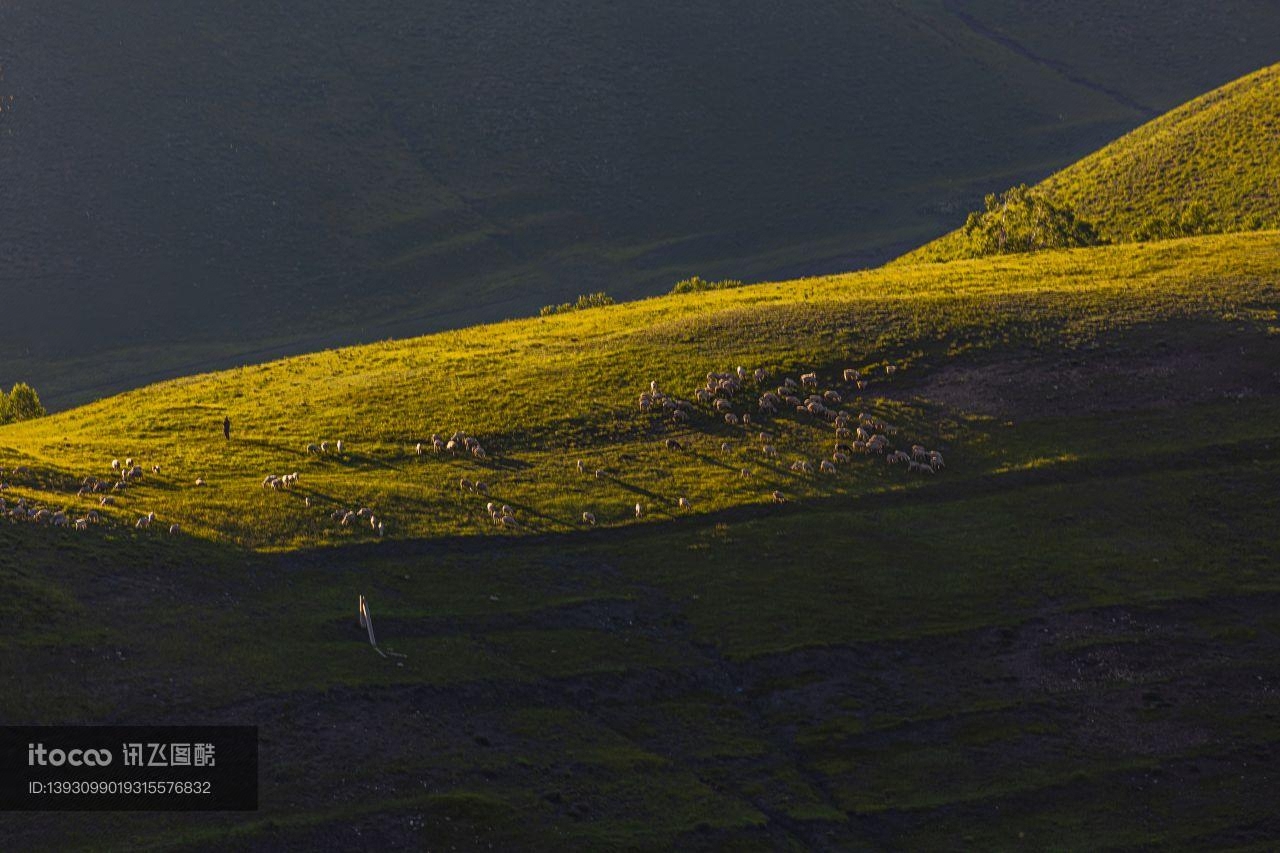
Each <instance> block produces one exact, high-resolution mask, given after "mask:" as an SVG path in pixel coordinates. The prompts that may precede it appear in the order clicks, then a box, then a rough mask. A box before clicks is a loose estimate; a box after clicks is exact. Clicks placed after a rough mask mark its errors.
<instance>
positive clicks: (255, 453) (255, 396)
mask: <svg viewBox="0 0 1280 853" xmlns="http://www.w3.org/2000/svg"><path fill="white" fill-rule="evenodd" d="M1278 266H1280V238H1277V235H1276V234H1274V233H1259V234H1251V235H1241V236H1223V237H1212V238H1204V239H1195V240H1187V241H1176V242H1170V243H1168V244H1161V245H1158V246H1148V247H1142V246H1126V247H1114V248H1103V249H1098V250H1090V251H1078V252H1067V253H1060V254H1052V255H1046V256H1037V257H1029V258H1011V259H1001V260H997V261H985V262H971V263H964V264H958V265H955V266H949V267H945V268H939V267H937V266H935V265H924V266H918V267H894V268H891V269H886V270H881V271H873V272H866V273H859V274H853V275H845V276H838V277H831V278H822V279H810V280H805V281H800V282H786V283H779V284H772V285H762V286H757V287H751V288H746V289H741V290H733V291H726V292H720V293H709V294H697V295H687V296H678V297H664V298H656V299H651V300H646V301H641V302H637V303H631V304H624V305H619V306H615V307H609V308H604V309H595V310H589V311H582V312H578V313H574V314H570V315H562V316H556V317H549V318H541V319H531V320H522V321H513V322H508V323H503V324H499V325H491V326H480V327H475V328H471V329H467V330H463V331H459V332H453V333H446V334H438V335H433V336H428V337H424V338H418V339H414V340H405V341H393V342H387V343H382V344H377V345H372V346H364V347H358V348H351V349H341V350H333V351H327V352H321V353H316V354H313V355H308V356H303V357H298V358H291V359H286V360H282V361H277V362H273V363H269V364H264V365H259V366H253V367H245V368H242V369H237V370H231V371H226V372H222V373H216V374H210V375H205V376H196V377H191V378H188V379H183V380H178V381H172V382H166V383H162V384H159V385H154V386H150V387H147V388H143V389H140V390H138V391H134V392H130V393H127V394H123V395H121V396H118V397H112V398H109V399H105V400H102V401H99V402H97V403H93V404H90V405H87V406H84V407H82V408H79V409H75V410H72V411H68V412H65V413H62V414H59V415H56V416H53V417H49V418H46V419H42V420H39V421H34V422H29V423H25V424H20V425H14V426H10V427H7V428H5V429H4V430H0V466H3V467H6V468H10V469H12V468H14V467H17V466H25V467H26V468H28V469H30V470H29V471H28V472H27V473H19V474H13V475H10V476H9V480H10V485H11V486H12V489H11V491H10V492H9V493H8V495H7V496H8V497H9V499H10V500H11V501H12V500H14V499H15V498H16V497H17V496H25V497H27V498H28V499H30V500H31V501H33V502H39V503H41V504H42V505H45V506H47V507H49V508H50V509H51V510H56V509H60V508H62V507H64V506H66V507H68V508H69V511H70V513H71V514H72V516H73V517H74V516H77V515H80V514H83V513H84V512H85V511H87V510H88V509H89V508H92V507H96V506H97V503H98V500H97V498H98V496H97V495H89V496H86V497H83V498H78V497H77V496H76V494H75V492H76V490H77V489H78V487H79V484H80V482H81V481H82V479H83V478H84V477H86V476H96V477H100V478H103V479H107V480H110V479H112V478H111V476H110V475H111V473H112V472H111V470H110V468H109V464H110V462H111V460H112V459H113V458H114V459H121V460H123V459H125V458H126V457H132V458H134V459H135V460H136V461H137V463H138V464H140V465H142V466H143V467H144V469H145V470H146V474H145V476H144V477H143V479H142V481H141V484H140V485H137V486H135V487H132V488H129V489H127V490H125V491H124V492H122V493H120V494H118V495H116V496H115V500H116V502H115V504H114V505H112V506H108V507H105V508H103V512H104V514H105V515H106V517H107V518H108V519H109V520H110V521H111V522H112V524H113V525H115V526H116V527H118V528H129V527H130V526H131V525H132V524H133V522H134V521H135V520H136V519H137V518H138V517H139V516H141V515H144V514H146V513H149V512H155V513H156V514H157V516H158V518H159V519H160V521H161V522H162V524H163V526H164V527H166V528H167V526H168V525H169V524H170V523H174V522H176V523H179V524H180V525H181V527H182V529H183V530H184V531H185V533H186V534H187V535H192V536H196V537H200V538H204V539H210V540H214V541H218V542H224V543H231V544H235V545H240V546H247V547H252V548H267V549H277V548H290V547H298V546H303V545H318V544H330V543H339V542H349V541H353V540H361V539H367V538H370V537H372V535H373V534H372V532H371V529H370V528H369V527H368V526H367V525H364V524H361V525H360V526H359V527H358V528H356V527H342V526H340V525H338V524H337V523H336V522H334V521H333V520H332V519H331V513H333V512H334V511H335V510H337V509H343V508H346V509H357V508H360V507H368V508H369V509H371V510H373V511H374V513H375V514H376V515H377V516H378V517H379V518H380V519H382V520H383V521H384V524H385V527H386V534H387V537H388V538H406V537H427V536H441V535H446V534H449V535H498V534H499V533H503V531H500V530H498V529H497V528H496V527H495V526H494V524H493V522H492V521H491V519H490V516H489V514H488V512H487V511H486V509H485V506H486V504H487V502H488V501H490V500H492V501H494V502H496V503H498V504H506V505H509V506H511V507H512V508H514V509H515V511H516V512H515V515H516V517H517V519H518V520H519V522H520V527H519V532H522V533H529V532H539V533H545V532H552V531H564V530H568V529H574V528H577V527H580V526H581V523H582V522H581V517H582V513H583V512H591V513H593V514H594V515H595V517H596V518H597V520H598V522H599V524H601V525H603V526H612V525H618V524H631V523H635V519H634V506H635V504H636V503H637V502H640V503H641V504H642V507H643V509H644V511H645V512H644V515H645V517H644V519H643V520H642V523H647V522H650V521H659V520H662V519H664V518H669V517H671V516H673V515H677V514H688V513H705V512H710V511H714V510H722V509H726V508H729V507H734V506H741V505H744V504H761V503H771V502H772V500H773V498H772V497H771V493H772V492H773V491H774V490H780V491H781V492H783V494H784V496H786V497H788V498H790V499H797V498H808V497H819V496H825V495H831V494H857V493H862V492H865V491H868V490H881V489H897V488H904V487H909V486H912V485H919V482H918V481H917V480H910V479H907V478H905V477H904V475H903V474H902V471H901V470H899V469H890V468H888V467H887V466H884V465H883V464H881V463H880V460H879V458H878V457H877V458H876V459H875V461H874V462H873V461H872V459H871V458H870V457H856V458H855V459H854V460H853V461H852V462H851V463H849V464H847V465H842V466H841V468H840V471H839V473H838V474H836V475H834V476H818V477H813V476H807V475H802V474H797V473H795V472H792V471H790V470H789V466H790V463H792V462H794V461H797V460H799V459H808V460H810V461H811V462H812V464H814V465H815V466H816V464H817V461H818V460H820V459H824V458H827V457H828V456H829V455H830V454H831V452H832V448H833V446H834V443H835V441H834V438H833V431H832V428H831V426H830V425H829V424H828V423H827V422H826V421H824V420H822V419H821V418H817V419H815V418H812V417H810V416H808V415H799V414H796V413H790V414H788V413H783V414H781V415H779V416H778V417H774V418H763V419H762V418H761V416H760V415H759V414H758V413H755V405H754V400H755V397H756V396H758V392H753V391H752V390H750V389H749V390H748V392H747V393H746V394H744V395H743V397H746V398H748V399H749V400H750V401H751V403H750V405H747V404H746V403H744V402H738V403H736V404H735V406H734V408H735V410H736V411H737V412H739V413H744V412H751V413H754V416H755V417H756V419H757V422H756V423H752V424H750V425H745V426H736V427H735V426H728V425H726V424H725V423H724V422H723V421H722V419H721V416H720V415H719V414H714V413H711V412H709V411H708V410H707V409H706V408H705V407H700V409H699V411H697V412H696V413H695V414H694V417H693V418H692V420H691V422H690V423H689V424H687V425H677V424H675V423H673V422H672V421H671V420H670V419H669V418H667V417H665V416H664V415H662V414H654V413H644V412H641V411H640V410H639V408H638V406H637V398H638V395H639V394H640V392H642V391H644V390H646V389H648V387H649V384H650V382H651V381H656V382H657V383H658V385H659V386H660V387H661V388H663V389H665V390H666V391H668V392H670V393H672V394H676V395H679V396H681V397H692V392H693V389H694V388H695V387H697V386H698V385H700V384H701V383H702V382H703V381H704V378H705V375H706V374H707V373H708V372H709V371H730V370H733V369H735V367H737V366H738V365H743V366H745V367H747V368H748V370H754V369H755V368H764V369H765V370H766V371H768V372H769V374H770V377H771V378H770V380H769V381H768V382H766V384H765V387H767V388H773V387H775V386H776V385H778V384H779V383H781V382H782V381H783V379H784V378H785V377H787V376H791V377H798V376H799V374H800V373H802V372H807V371H810V370H816V371H817V372H818V375H819V381H820V383H821V385H822V387H823V388H836V389H838V390H839V392H840V393H841V394H842V395H843V396H844V398H845V399H844V402H843V404H842V406H841V408H843V409H845V410H847V411H849V412H851V413H854V414H857V413H862V412H865V413H867V414H871V415H874V416H876V417H880V418H882V419H884V420H886V421H888V422H890V423H891V424H894V425H895V426H897V427H898V428H899V430H900V434H899V436H898V437H897V438H896V443H897V444H898V445H899V446H901V447H909V446H911V445H912V444H915V443H920V444H923V445H926V446H928V447H930V448H939V449H941V450H943V451H944V453H945V454H946V455H947V457H948V459H950V460H951V461H950V462H949V467H948V469H947V470H946V471H945V472H943V473H941V474H940V475H939V477H940V478H953V477H965V476H970V475H972V474H974V473H977V472H979V471H985V470H990V469H993V468H995V467H998V466H999V465H1001V464H1003V463H1005V462H1007V461H1008V448H1007V447H1005V446H1003V442H1002V440H1001V438H1000V436H999V434H998V433H997V434H994V435H993V434H991V433H990V432H989V431H988V429H987V425H985V424H984V423H981V422H980V421H978V420H973V419H972V418H971V417H969V416H967V415H966V414H965V413H963V412H959V413H956V412H950V413H941V412H940V411H939V410H938V409H937V407H936V406H935V405H934V404H933V403H932V402H931V401H930V400H928V399H918V398H917V397H916V396H915V394H914V392H913V391H911V389H912V387H913V386H912V385H911V381H912V377H917V376H926V375H928V373H929V371H931V370H936V369H938V368H940V367H942V366H944V365H945V364H947V363H948V361H949V360H954V359H956V358H959V357H961V356H963V357H965V358H970V359H971V358H973V357H974V356H975V354H980V353H983V352H989V353H999V354H1001V355H1006V356H1007V355H1009V354H1010V353H1016V352H1019V351H1022V350H1032V349H1036V348H1042V347H1049V348H1053V349H1055V350H1068V351H1069V350H1072V349H1080V348H1089V347H1096V346H1098V345H1099V344H1098V342H1099V341H1100V340H1102V339H1104V338H1105V337H1106V336H1108V335H1111V334H1115V333H1123V332H1125V330H1128V329H1134V328H1142V327H1148V326H1151V325H1153V324H1155V325H1158V324H1161V323H1168V322H1173V321H1175V320H1177V321H1204V322H1206V323H1208V324H1209V325H1208V326H1207V327H1206V328H1207V329H1210V330H1212V329H1214V328H1217V327H1218V326H1222V327H1223V328H1226V327H1227V325H1228V324H1229V323H1231V322H1261V323H1264V324H1265V323H1267V322H1270V321H1268V320H1267V319H1266V318H1267V317H1272V315H1273V313H1274V305H1275V301H1276V288H1277V283H1276V280H1275V277H1274V270H1275V269H1276V268H1277V267H1278ZM1268 312H1271V313H1268ZM1273 325H1274V324H1273ZM1210 334H1218V333H1217V332H1212V331H1211V332H1210ZM886 364H892V365H894V366H896V367H898V368H900V369H899V370H898V372H897V373H894V374H892V375H889V374H887V373H886V372H885V370H884V366H885V365H886ZM845 367H854V368H857V369H859V370H861V371H864V372H866V373H867V374H868V376H869V380H870V381H869V384H868V386H867V387H866V388H865V389H864V390H863V391H861V392H859V391H858V390H857V389H855V388H853V387H852V386H851V385H850V384H849V383H846V382H844V381H842V379H841V372H842V370H843V369H844V368H845ZM903 389H905V390H903ZM224 415H227V416H229V417H230V418H231V420H232V424H233V432H232V439H231V441H224V439H223V437H222V434H221V421H222V418H223V416H224ZM457 430H461V431H465V432H466V433H468V434H470V435H473V436H475V437H476V438H478V439H479V440H480V441H481V443H482V444H483V446H484V448H485V449H486V451H487V456H486V458H485V459H483V460H480V459H475V458H472V457H470V456H468V455H467V454H461V455H459V456H456V457H454V456H451V455H449V454H435V453H432V452H430V450H427V451H426V453H425V455H423V456H418V455H416V454H415V453H414V447H415V446H416V444H417V443H418V442H426V443H429V438H430V436H431V435H432V434H433V433H438V434H441V435H442V436H443V437H445V438H448V437H449V435H450V434H452V433H453V432H454V431H457ZM762 430H763V431H764V432H766V433H767V434H768V439H767V441H768V443H770V444H773V445H775V446H776V447H777V448H778V451H779V457H778V458H777V459H776V460H768V459H764V458H762V455H761V448H762V444H763V442H762V441H761V440H760V439H759V437H758V433H759V432H760V431H762ZM668 438H676V439H677V440H679V441H680V442H682V444H683V446H684V449H683V450H681V451H672V450H669V449H666V448H665V446H664V442H665V440H666V439H668ZM337 440H342V441H343V442H344V444H345V452H344V453H343V454H341V455H338V454H333V453H331V454H328V455H315V454H312V453H308V452H307V450H306V448H307V445H308V444H311V443H319V442H321V441H328V442H330V443H334V442H336V441H337ZM725 444H727V445H728V447H727V449H726V448H724V447H723V445H725ZM1050 450H1051V449H1050ZM953 451H954V456H952V452H953ZM1051 455H1052V453H1050V456H1051ZM579 459H581V460H583V462H584V465H585V468H586V472H585V473H580V472H579V471H578V470H577V467H576V463H577V461H578V460H579ZM152 465H159V466H160V468H161V470H160V473H158V474H152V473H151V466H152ZM744 468H746V469H749V471H750V472H751V473H750V476H743V473H742V470H743V469H744ZM294 471H296V472H298V473H299V475H300V485H299V487H298V488H296V489H294V490H292V491H289V492H277V491H274V490H271V489H264V488H263V487H262V481H263V479H264V477H266V476H267V475H269V474H276V475H281V474H287V473H291V472H294ZM597 471H599V472H600V473H599V474H598V475H597V474H596V472H597ZM463 477H466V478H468V479H471V480H482V481H484V482H485V483H487V485H488V487H489V494H488V496H486V495H483V494H477V493H472V492H469V491H467V490H465V489H462V488H460V485H459V484H460V480H461V478H463ZM197 478H201V479H203V480H204V481H205V482H206V483H207V485H205V486H203V487H197V486H195V485H194V483H195V481H196V479H197ZM680 498H686V499H687V500H688V501H689V502H690V507H689V508H687V509H678V508H677V503H678V501H679V499H680ZM307 499H309V500H310V506H307V505H305V500H307ZM88 535H91V536H98V535H102V534H101V533H100V532H97V531H90V532H89V534H88ZM129 535H134V534H132V533H130V534H129ZM149 535H158V534H157V533H156V528H153V529H152V530H151V531H150V533H149ZM504 535H511V534H510V533H504Z"/></svg>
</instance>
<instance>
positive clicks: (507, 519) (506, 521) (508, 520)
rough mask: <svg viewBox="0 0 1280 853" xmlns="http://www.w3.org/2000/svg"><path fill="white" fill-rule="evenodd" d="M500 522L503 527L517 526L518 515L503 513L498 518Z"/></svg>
mask: <svg viewBox="0 0 1280 853" xmlns="http://www.w3.org/2000/svg"><path fill="white" fill-rule="evenodd" d="M498 523H499V524H501V525H502V526H503V527H515V526H516V517H515V516H514V515H503V516H501V517H500V518H499V519H498Z"/></svg>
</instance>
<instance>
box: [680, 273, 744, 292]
mask: <svg viewBox="0 0 1280 853" xmlns="http://www.w3.org/2000/svg"><path fill="white" fill-rule="evenodd" d="M731 287H742V282H740V281H738V280H737V279H736V278H726V279H723V280H721V281H707V280H706V279H705V278H699V277H698V276H696V275H695V276H693V277H691V278H686V279H683V280H681V281H677V282H676V285H675V287H673V288H671V292H672V293H700V292H702V291H704V290H727V289H729V288H731Z"/></svg>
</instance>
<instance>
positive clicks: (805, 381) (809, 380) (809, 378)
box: [800, 373, 818, 388]
mask: <svg viewBox="0 0 1280 853" xmlns="http://www.w3.org/2000/svg"><path fill="white" fill-rule="evenodd" d="M800 384H801V385H808V386H809V387H811V388H817V387H818V374H817V373H802V374H800Z"/></svg>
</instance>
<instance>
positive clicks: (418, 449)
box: [413, 441, 422, 456]
mask: <svg viewBox="0 0 1280 853" xmlns="http://www.w3.org/2000/svg"><path fill="white" fill-rule="evenodd" d="M413 452H414V455H416V456H421V455H422V442H421V441H419V442H418V443H417V444H415V445H414V446H413Z"/></svg>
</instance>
